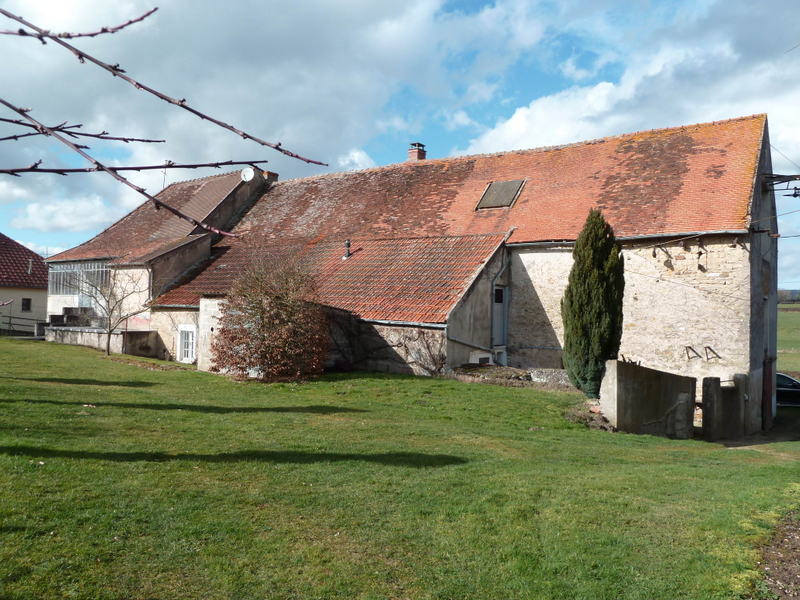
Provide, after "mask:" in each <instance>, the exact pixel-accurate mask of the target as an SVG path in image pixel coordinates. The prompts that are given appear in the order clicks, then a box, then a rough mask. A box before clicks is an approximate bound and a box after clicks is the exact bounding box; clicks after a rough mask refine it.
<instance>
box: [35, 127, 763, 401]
mask: <svg viewBox="0 0 800 600" xmlns="http://www.w3.org/2000/svg"><path fill="white" fill-rule="evenodd" d="M770 175H772V165H771V160H770V146H769V133H768V125H767V118H766V116H765V115H755V116H751V117H742V118H737V119H730V120H727V121H718V122H713V123H704V124H698V125H689V126H685V127H677V128H672V129H662V130H653V131H645V132H638V133H632V134H626V135H621V136H616V137H609V138H603V139H599V140H593V141H589V142H580V143H575V144H568V145H565V146H558V147H551V148H540V149H533V150H518V151H511V152H501V153H498V154H489V155H477V156H463V157H456V158H446V159H430V158H428V156H427V154H426V152H425V149H424V147H423V146H422V145H421V144H418V143H415V145H414V147H413V148H412V152H410V154H409V160H408V161H406V162H403V163H398V164H394V165H388V166H385V167H377V168H372V169H366V170H362V171H355V172H348V173H330V174H325V175H317V176H312V177H306V178H302V179H294V180H287V181H277V180H276V176H274V175H272V174H268V175H266V176H265V177H260V176H259V177H254V178H252V179H251V180H250V181H249V182H243V181H240V180H239V178H238V175H237V174H235V173H233V174H227V175H222V176H216V177H211V178H205V179H200V180H194V181H190V182H184V183H180V184H175V185H173V186H170V187H168V188H167V189H165V190H164V191H163V192H161V196H160V198H161V199H162V200H164V201H167V202H172V203H173V204H175V206H176V207H177V208H181V209H182V210H184V211H191V210H195V212H190V214H192V215H193V216H196V218H199V219H209V222H210V223H211V224H214V225H216V226H219V227H223V228H228V229H229V230H231V231H232V232H233V233H235V234H237V237H235V238H228V237H225V238H221V239H216V238H213V237H212V236H210V235H208V234H205V233H203V232H202V231H198V230H195V229H194V228H193V227H191V226H189V224H187V223H185V222H179V221H178V220H176V218H175V217H174V216H172V215H170V214H169V213H168V212H167V211H163V210H162V211H157V210H155V208H154V207H152V206H150V205H148V204H145V205H142V206H141V207H140V208H138V209H136V210H135V211H134V212H133V213H131V214H130V215H128V216H127V217H125V218H123V219H122V220H121V221H119V222H118V223H116V224H114V225H112V226H111V227H110V228H109V229H108V230H106V231H105V232H103V233H101V234H100V235H99V236H97V237H96V238H94V239H93V240H90V241H89V242H87V243H86V244H83V245H81V246H78V247H77V248H74V249H72V250H68V251H67V252H65V253H63V254H62V255H58V256H56V257H53V258H51V259H50V261H49V262H50V264H51V269H54V268H57V265H60V264H65V263H72V264H79V263H81V262H87V263H88V262H89V261H105V264H106V265H107V268H108V269H121V268H127V269H140V270H142V272H143V273H146V275H147V277H146V280H147V285H146V286H145V288H144V291H143V294H144V295H143V296H142V298H141V299H142V300H144V298H145V297H146V298H147V300H146V305H147V311H146V312H143V313H142V314H141V315H138V316H137V317H136V318H135V319H131V322H130V323H128V328H129V329H132V328H135V329H149V330H153V331H156V332H158V336H159V339H160V340H161V342H160V344H159V350H158V353H159V355H160V356H161V357H165V358H173V359H176V360H185V361H197V363H198V365H199V367H200V368H203V369H206V368H209V367H210V365H211V360H212V359H211V355H210V348H211V345H212V344H213V338H214V329H215V328H216V327H217V326H218V322H217V318H218V316H219V311H220V307H221V306H222V303H224V300H225V296H226V294H227V293H228V291H229V290H230V288H231V285H232V284H233V282H234V281H235V280H236V277H237V276H238V274H239V273H241V272H242V270H243V269H245V268H247V267H248V266H249V265H252V264H258V263H261V264H267V265H268V264H271V263H272V262H274V261H278V260H292V261H298V262H300V263H302V264H303V265H304V266H305V267H306V268H307V269H308V270H309V271H310V272H312V273H313V274H314V275H315V276H316V277H317V281H318V284H319V288H320V290H319V298H320V301H321V302H322V303H323V304H325V305H326V306H328V307H329V308H330V309H331V311H333V313H335V314H336V315H338V317H337V319H338V320H337V322H338V323H339V324H340V325H341V327H340V330H339V333H335V332H332V337H336V336H337V335H338V336H339V337H348V339H349V340H350V342H349V346H348V347H346V348H345V347H344V346H342V344H338V346H339V354H340V356H338V357H332V360H345V357H344V355H348V356H347V357H346V358H347V360H348V361H349V362H351V363H353V365H354V366H356V367H361V368H372V369H381V370H392V371H400V372H408V373H418V374H424V373H429V372H431V367H436V366H437V363H438V362H442V361H443V368H448V367H455V366H458V365H461V364H463V363H466V362H470V361H473V362H474V361H492V362H496V363H500V364H508V365H511V366H515V367H522V368H535V367H560V366H561V352H562V347H563V342H564V337H563V326H562V323H561V315H560V302H561V298H562V296H563V292H564V288H565V285H566V282H567V276H568V274H569V270H570V268H571V265H572V255H571V252H572V246H573V243H574V240H575V238H576V237H577V235H578V233H579V232H580V230H581V228H582V226H583V223H584V221H585V219H586V216H587V214H588V211H589V210H590V209H592V208H598V209H600V210H601V211H602V212H603V215H604V216H605V218H606V219H607V220H608V221H609V223H611V225H612V226H613V228H614V230H615V233H616V235H617V237H618V239H619V240H620V242H621V244H622V247H623V253H624V255H625V280H626V290H625V299H624V307H623V312H624V332H623V338H622V346H621V349H620V352H621V354H622V355H624V358H625V359H626V360H628V361H634V362H637V363H639V364H641V365H642V366H643V367H648V368H653V369H658V370H661V371H665V372H668V373H672V374H675V375H679V376H684V377H692V378H695V379H696V380H697V381H702V379H703V378H704V377H719V378H721V379H723V380H728V379H731V378H732V377H733V375H734V374H746V375H747V376H748V384H747V385H748V386H749V387H748V390H749V391H748V396H749V397H750V398H752V399H758V402H759V406H762V405H763V406H764V407H772V406H773V405H772V402H773V396H774V393H773V390H774V377H775V358H776V315H777V304H776V298H777V290H776V287H777V240H776V238H777V222H776V218H775V201H774V195H773V193H772V191H771V189H770V186H769V185H767V184H768V182H769V176H770ZM60 268H66V267H60ZM53 272H54V271H51V275H52V273H53ZM67 301H68V302H67V303H68V304H70V305H75V304H78V305H80V302H81V301H80V298H79V297H73V298H68V299H67ZM50 303H51V306H52V308H53V312H54V313H55V312H58V310H60V308H59V307H62V306H64V299H63V298H57V297H55V296H53V295H51V299H50ZM333 313H332V314H333ZM345 323H346V324H345ZM345 330H347V332H348V333H347V336H344V334H343V333H342V332H343V331H345ZM334 346H337V345H336V344H334ZM442 355H443V356H444V358H443V359H441V357H442ZM697 393H698V395H699V394H700V393H701V390H698V392H697ZM770 410H772V408H770Z"/></svg>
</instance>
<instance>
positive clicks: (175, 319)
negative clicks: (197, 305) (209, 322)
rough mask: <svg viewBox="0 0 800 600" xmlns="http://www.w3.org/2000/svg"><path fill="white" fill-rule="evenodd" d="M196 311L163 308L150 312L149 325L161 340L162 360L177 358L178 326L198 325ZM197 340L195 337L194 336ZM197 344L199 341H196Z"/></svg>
mask: <svg viewBox="0 0 800 600" xmlns="http://www.w3.org/2000/svg"><path fill="white" fill-rule="evenodd" d="M198 315H199V313H198V311H197V310H191V309H183V310H164V309H153V310H152V311H151V313H150V327H151V328H152V329H153V330H154V331H156V332H157V334H158V337H159V339H160V341H161V346H160V349H161V355H160V356H159V357H158V358H161V359H163V360H177V358H176V357H177V343H178V341H177V340H178V326H179V325H194V326H195V327H197V325H198ZM195 339H196V340H197V338H195ZM198 344H199V341H198Z"/></svg>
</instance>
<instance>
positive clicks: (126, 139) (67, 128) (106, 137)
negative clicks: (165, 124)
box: [0, 117, 166, 148]
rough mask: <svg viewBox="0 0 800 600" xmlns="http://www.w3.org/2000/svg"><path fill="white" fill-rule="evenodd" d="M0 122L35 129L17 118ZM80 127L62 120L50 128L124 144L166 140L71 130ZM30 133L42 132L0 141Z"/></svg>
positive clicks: (157, 142)
mask: <svg viewBox="0 0 800 600" xmlns="http://www.w3.org/2000/svg"><path fill="white" fill-rule="evenodd" d="M0 122H1V123H11V124H13V125H19V126H20V127H28V128H30V129H36V127H35V126H34V125H31V124H30V123H26V122H25V121H20V120H19V119H6V118H3V117H0ZM81 127H83V124H82V123H76V124H75V125H67V122H66V121H64V122H63V123H61V124H59V125H53V126H51V127H50V129H52V130H53V131H58V132H60V133H65V134H67V135H68V136H70V137H74V138H77V137H90V138H95V139H98V140H111V141H115V142H125V143H126V144H127V143H129V142H145V143H148V144H160V143H162V142H165V141H166V140H151V139H147V138H135V137H118V136H113V135H109V133H108V132H107V131H101V132H100V133H87V132H85V131H73V130H74V129H79V128H81ZM32 135H42V133H41V132H40V131H38V130H37V131H32V132H30V133H18V134H16V135H9V136H7V137H3V138H0V142H4V141H6V140H17V139H19V138H24V137H29V136H32ZM78 147H79V148H88V147H89V146H80V145H78Z"/></svg>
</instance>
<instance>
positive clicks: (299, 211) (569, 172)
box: [234, 115, 766, 243]
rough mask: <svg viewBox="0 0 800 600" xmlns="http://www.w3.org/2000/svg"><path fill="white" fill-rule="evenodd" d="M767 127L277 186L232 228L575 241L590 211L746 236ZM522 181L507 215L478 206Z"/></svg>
mask: <svg viewBox="0 0 800 600" xmlns="http://www.w3.org/2000/svg"><path fill="white" fill-rule="evenodd" d="M765 127H766V116H765V115H756V116H752V117H743V118H738V119H731V120H728V121H719V122H715V123H705V124H700V125H691V126H686V127H678V128H673V129H662V130H654V131H645V132H640V133H633V134H628V135H621V136H617V137H610V138H604V139H600V140H594V141H590V142H582V143H578V144H570V145H567V146H561V147H554V148H542V149H535V150H521V151H515V152H504V153H500V154H492V155H479V156H465V157H461V158H448V159H441V160H424V161H416V162H407V163H400V164H396V165H390V166H387V167H379V168H374V169H367V170H364V171H358V172H352V173H336V174H330V175H321V176H317V177H309V178H305V179H295V180H288V181H284V182H278V183H276V184H275V185H273V186H272V188H270V189H269V190H268V191H267V192H266V193H265V194H264V195H263V196H262V198H261V199H260V200H259V201H258V202H257V203H256V204H255V206H254V207H253V208H252V209H251V210H250V211H249V213H248V214H247V215H246V216H245V218H244V219H243V220H242V221H240V223H239V225H238V226H237V227H236V228H235V230H234V231H236V232H246V231H249V230H253V231H258V232H259V233H260V234H262V235H266V236H268V237H272V238H274V239H280V238H285V237H296V236H304V237H309V236H310V237H318V238H320V239H322V238H326V237H331V238H336V239H343V238H345V237H357V236H360V237H392V236H396V237H403V236H419V235H429V236H435V235H464V234H477V233H486V232H491V231H507V230H509V229H511V228H512V227H516V230H515V231H514V233H513V235H512V236H511V238H510V240H509V241H510V243H514V242H534V241H550V240H572V239H575V238H576V237H577V235H578V233H579V231H580V229H581V228H582V226H583V223H584V221H585V219H586V215H587V213H588V211H589V209H590V208H594V207H596V208H600V209H602V211H603V213H604V215H605V217H606V218H607V219H608V221H609V222H610V223H611V224H612V226H613V227H614V230H615V232H616V234H617V235H618V236H620V237H625V236H636V235H646V234H647V235H665V234H675V233H687V232H694V231H722V230H743V229H746V228H747V226H748V224H749V210H750V199H751V195H752V191H753V186H754V180H755V175H756V168H757V165H758V159H759V155H760V151H761V144H762V138H763V134H764V131H765ZM514 179H525V180H526V183H525V185H524V187H523V189H522V191H521V193H520V195H519V198H518V199H517V201H516V202H515V203H514V205H513V206H512V207H510V208H493V209H484V210H479V211H476V210H475V206H476V205H477V203H478V201H479V200H480V198H481V194H483V191H484V190H485V188H486V186H487V184H489V183H490V182H492V181H508V180H514Z"/></svg>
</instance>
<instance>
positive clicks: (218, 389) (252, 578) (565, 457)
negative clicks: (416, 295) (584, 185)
mask: <svg viewBox="0 0 800 600" xmlns="http://www.w3.org/2000/svg"><path fill="white" fill-rule="evenodd" d="M578 400H579V398H578V397H577V396H576V395H574V394H568V393H546V392H538V391H532V390H528V389H517V388H502V387H493V386H486V385H477V384H464V383H459V382H455V381H451V380H444V379H430V378H427V379H426V378H411V377H401V376H386V375H384V376H382V375H374V374H347V375H334V376H328V377H325V378H324V379H322V380H320V381H315V382H311V383H307V384H303V385H294V384H275V385H268V386H267V385H259V384H255V383H247V384H243V383H235V382H231V381H228V380H226V379H224V378H221V377H218V376H214V375H209V374H206V373H199V372H193V371H188V370H176V371H175V370H172V371H158V370H149V369H147V368H142V367H137V366H134V365H128V364H123V363H119V362H114V361H111V360H107V359H104V358H103V357H102V355H101V354H98V353H96V352H94V351H92V350H88V349H84V348H75V347H65V346H57V345H53V344H45V343H41V342H39V343H37V342H25V341H11V340H2V339H0V597H1V598H4V599H19V598H120V599H121V598H141V599H144V598H148V599H155V598H164V599H167V598H170V599H172V598H281V599H283V598H298V599H300V598H302V599H311V598H320V599H323V598H324V599H329V598H363V599H378V598H413V599H417V598H420V599H422V598H424V599H428V598H431V599H432V598H441V599H444V598H448V599H449V598H569V599H592V600H599V599H606V598H607V599H612V598H613V599H620V598H624V599H634V598H641V599H648V600H649V599H656V598H665V599H666V598H669V599H674V598H703V599H706V598H732V597H735V596H736V595H738V594H742V593H746V592H747V590H748V589H749V586H750V585H751V583H752V582H753V581H754V580H756V579H757V571H756V560H757V550H756V546H757V544H758V543H759V542H760V541H763V540H764V539H766V537H767V536H768V535H769V533H770V531H771V527H772V526H773V525H774V523H775V522H776V520H777V519H778V518H779V516H780V515H782V514H783V513H784V512H786V511H787V510H788V509H789V508H792V507H797V506H798V505H800V484H799V483H798V463H797V460H798V459H799V458H800V442H781V443H772V444H764V445H761V446H754V447H752V448H737V449H731V448H726V447H724V446H722V445H718V444H708V443H704V442H700V441H671V440H666V439H660V438H654V437H649V436H636V435H625V434H608V433H603V432H598V431H591V430H587V429H585V428H583V427H581V426H578V425H575V424H572V423H569V422H567V421H566V420H565V419H564V418H563V417H562V414H563V412H564V410H565V409H567V408H568V407H570V406H571V405H573V404H574V403H575V402H577V401H578Z"/></svg>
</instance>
